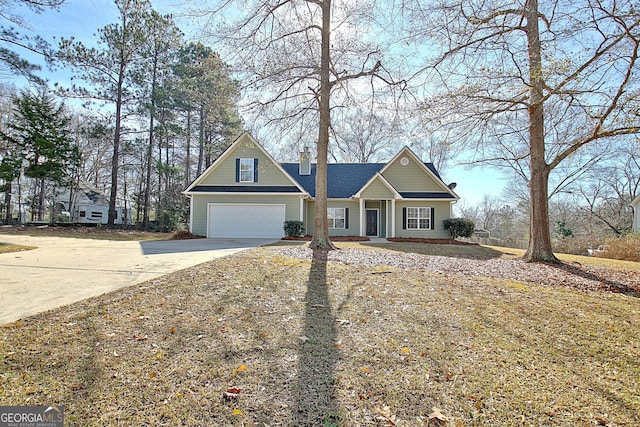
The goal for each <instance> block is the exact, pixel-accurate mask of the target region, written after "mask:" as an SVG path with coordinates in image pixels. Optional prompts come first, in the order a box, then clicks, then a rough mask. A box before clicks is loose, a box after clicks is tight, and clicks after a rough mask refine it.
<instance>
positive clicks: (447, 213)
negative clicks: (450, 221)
mask: <svg viewBox="0 0 640 427" xmlns="http://www.w3.org/2000/svg"><path fill="white" fill-rule="evenodd" d="M406 207H412V208H413V207H419V208H422V207H425V208H426V207H428V208H434V209H435V222H434V225H435V229H434V230H403V229H402V226H403V224H402V208H406ZM447 218H451V203H449V202H440V201H436V202H428V201H402V202H397V203H396V237H424V238H429V237H431V238H448V237H449V233H448V232H447V231H446V230H445V229H444V228H442V220H443V219H447ZM432 220H433V219H432Z"/></svg>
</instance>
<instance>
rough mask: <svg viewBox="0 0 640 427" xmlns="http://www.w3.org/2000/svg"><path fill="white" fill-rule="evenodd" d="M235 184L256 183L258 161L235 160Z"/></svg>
mask: <svg viewBox="0 0 640 427" xmlns="http://www.w3.org/2000/svg"><path fill="white" fill-rule="evenodd" d="M236 182H258V159H236Z"/></svg>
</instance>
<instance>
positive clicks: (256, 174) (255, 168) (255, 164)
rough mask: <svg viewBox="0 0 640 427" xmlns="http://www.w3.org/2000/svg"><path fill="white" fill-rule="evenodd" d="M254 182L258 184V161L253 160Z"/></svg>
mask: <svg viewBox="0 0 640 427" xmlns="http://www.w3.org/2000/svg"><path fill="white" fill-rule="evenodd" d="M253 182H258V159H253Z"/></svg>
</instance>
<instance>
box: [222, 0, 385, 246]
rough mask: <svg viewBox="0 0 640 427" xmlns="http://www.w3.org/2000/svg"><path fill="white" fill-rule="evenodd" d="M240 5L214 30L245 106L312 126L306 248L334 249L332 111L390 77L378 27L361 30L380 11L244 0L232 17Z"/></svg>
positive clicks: (266, 118) (269, 120)
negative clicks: (311, 221) (330, 219)
mask: <svg viewBox="0 0 640 427" xmlns="http://www.w3.org/2000/svg"><path fill="white" fill-rule="evenodd" d="M224 3H225V5H226V6H232V5H235V3H236V2H232V1H228V2H224ZM239 10H243V11H247V12H246V13H245V14H243V15H242V16H241V17H239V18H238V20H237V21H236V22H234V23H232V24H231V25H230V26H225V28H223V29H222V30H221V31H220V29H219V31H218V32H217V36H218V37H219V38H220V39H221V40H222V41H224V42H225V43H226V46H227V50H228V52H229V53H230V54H231V53H233V54H234V55H233V56H230V57H229V58H230V61H231V62H235V63H236V64H237V65H236V66H237V69H238V71H241V72H242V73H243V78H242V79H241V80H242V81H243V82H244V87H243V89H244V90H245V94H246V96H247V97H248V98H252V99H253V101H252V102H251V105H250V107H251V108H252V111H253V112H254V113H255V114H256V115H258V116H259V118H260V120H261V121H262V123H263V124H266V125H269V124H273V123H274V122H275V121H279V122H280V123H281V125H282V123H287V124H286V125H284V126H285V127H286V126H290V127H291V128H295V127H296V126H297V125H298V124H300V123H305V124H307V125H308V124H310V123H313V124H315V126H316V128H317V138H316V152H317V166H316V194H315V218H316V221H315V226H314V230H313V241H312V242H311V247H312V248H317V249H332V248H333V244H332V243H331V242H330V239H329V234H328V223H327V159H328V153H329V140H330V129H331V128H332V122H331V111H332V109H334V108H348V107H350V106H353V105H356V104H358V103H361V102H369V103H370V104H372V103H375V102H376V98H375V96H376V94H378V92H379V90H380V89H381V88H383V87H388V85H387V84H388V83H391V82H392V78H391V77H390V75H389V73H388V72H387V70H386V69H385V67H384V66H383V63H382V61H383V60H384V59H385V57H384V55H383V53H382V49H381V48H380V43H381V42H380V40H383V39H384V37H385V34H384V32H383V31H382V30H381V29H380V28H377V30H380V31H375V32H367V31H366V30H367V29H368V30H371V29H372V28H373V27H374V26H376V23H375V20H374V18H375V13H374V11H376V10H379V9H378V8H376V2H374V1H369V0H363V1H359V2H350V1H343V0H340V1H332V0H303V1H294V0H266V1H253V2H244V3H243V8H242V9H240V8H238V9H234V12H235V15H236V16H238V13H239ZM219 12H220V10H216V11H213V12H212V13H219ZM364 24H366V26H368V28H365V25H364ZM364 82H368V85H367V84H365V83H364ZM365 93H366V98H365V97H363V94H365ZM279 137H284V135H279Z"/></svg>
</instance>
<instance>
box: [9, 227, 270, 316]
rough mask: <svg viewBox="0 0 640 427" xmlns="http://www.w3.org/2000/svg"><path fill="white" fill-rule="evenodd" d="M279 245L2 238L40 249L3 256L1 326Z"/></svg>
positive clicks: (222, 241)
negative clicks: (195, 266) (183, 270)
mask: <svg viewBox="0 0 640 427" xmlns="http://www.w3.org/2000/svg"><path fill="white" fill-rule="evenodd" d="M274 240H275V239H193V240H166V241H141V242H138V241H111V240H92V239H76V238H62V237H33V236H18V235H7V234H0V242H4V243H15V244H21V245H28V246H37V247H38V249H35V250H31V251H24V252H13V253H6V254H0V325H1V324H5V323H8V322H12V321H15V320H18V319H21V318H24V317H27V316H30V315H33V314H36V313H39V312H42V311H46V310H50V309H52V308H56V307H60V306H63V305H67V304H71V303H73V302H76V301H80V300H83V299H86V298H89V297H92V296H96V295H100V294H104V293H107V292H110V291H113V290H116V289H119V288H123V287H126V286H130V285H133V284H136V283H140V282H143V281H145V280H149V279H153V278H155V277H159V276H162V275H165V274H168V273H171V272H173V271H177V270H181V269H184V268H187V267H191V266H193V265H197V264H201V263H203V262H206V261H210V260H212V259H214V258H218V257H222V256H225V255H229V254H233V253H236V252H239V251H242V250H244V249H248V248H252V247H255V246H261V245H265V244H268V243H271V242H273V241H274Z"/></svg>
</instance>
